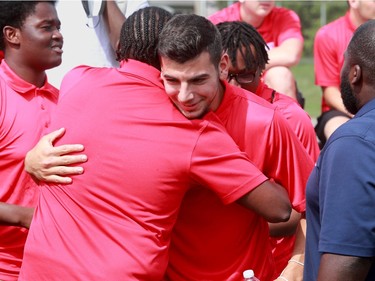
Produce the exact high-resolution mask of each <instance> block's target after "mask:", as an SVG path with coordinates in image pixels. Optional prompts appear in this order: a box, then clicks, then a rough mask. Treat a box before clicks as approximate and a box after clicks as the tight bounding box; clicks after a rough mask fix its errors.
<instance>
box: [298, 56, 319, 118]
mask: <svg viewBox="0 0 375 281" xmlns="http://www.w3.org/2000/svg"><path fill="white" fill-rule="evenodd" d="M292 72H293V74H294V76H295V79H296V80H297V83H298V88H299V89H300V91H301V92H302V94H303V96H304V97H305V110H306V111H307V112H308V113H309V115H310V116H311V117H312V118H316V117H318V116H319V115H320V109H321V99H322V92H321V89H320V87H318V86H316V85H315V84H314V63H313V59H312V58H303V59H302V60H301V61H300V63H299V64H298V65H297V66H295V67H293V68H292Z"/></svg>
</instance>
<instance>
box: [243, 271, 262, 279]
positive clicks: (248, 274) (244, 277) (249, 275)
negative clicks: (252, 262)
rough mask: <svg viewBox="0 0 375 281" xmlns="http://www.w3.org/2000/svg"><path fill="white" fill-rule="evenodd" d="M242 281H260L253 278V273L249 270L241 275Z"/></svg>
mask: <svg viewBox="0 0 375 281" xmlns="http://www.w3.org/2000/svg"><path fill="white" fill-rule="evenodd" d="M242 276H243V280H244V281H260V280H259V279H258V278H256V277H255V275H254V271H253V270H251V269H248V270H245V271H244V272H243V273H242Z"/></svg>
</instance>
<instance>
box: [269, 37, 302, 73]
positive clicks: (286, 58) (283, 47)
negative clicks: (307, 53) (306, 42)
mask: <svg viewBox="0 0 375 281" xmlns="http://www.w3.org/2000/svg"><path fill="white" fill-rule="evenodd" d="M302 50H303V41H301V40H300V39H297V38H290V39H287V40H285V41H284V42H282V43H281V44H280V45H279V46H277V47H274V48H272V49H270V50H269V51H268V57H269V61H268V64H267V65H266V70H267V69H269V68H271V67H274V66H286V67H291V66H293V65H296V64H298V63H299V61H300V59H301V56H302Z"/></svg>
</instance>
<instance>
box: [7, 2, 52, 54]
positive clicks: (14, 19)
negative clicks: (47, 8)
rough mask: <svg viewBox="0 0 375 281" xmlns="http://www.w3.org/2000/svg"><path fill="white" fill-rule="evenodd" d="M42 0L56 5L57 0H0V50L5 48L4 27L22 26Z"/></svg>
mask: <svg viewBox="0 0 375 281" xmlns="http://www.w3.org/2000/svg"><path fill="white" fill-rule="evenodd" d="M40 2H47V3H51V4H53V5H55V3H56V1H0V50H3V51H4V50H5V41H4V33H3V30H4V27H5V26H12V27H15V28H22V26H23V24H24V22H25V20H26V18H27V17H28V16H30V15H32V14H33V13H34V12H35V6H36V5H37V4H38V3H40Z"/></svg>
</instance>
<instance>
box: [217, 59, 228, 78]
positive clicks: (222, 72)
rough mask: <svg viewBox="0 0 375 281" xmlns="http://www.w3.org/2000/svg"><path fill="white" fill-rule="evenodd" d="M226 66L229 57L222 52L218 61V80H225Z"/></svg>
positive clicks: (226, 74)
mask: <svg viewBox="0 0 375 281" xmlns="http://www.w3.org/2000/svg"><path fill="white" fill-rule="evenodd" d="M228 68H229V57H228V54H227V53H224V54H223V55H222V56H221V59H220V63H219V71H220V73H219V76H220V80H227V77H228Z"/></svg>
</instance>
